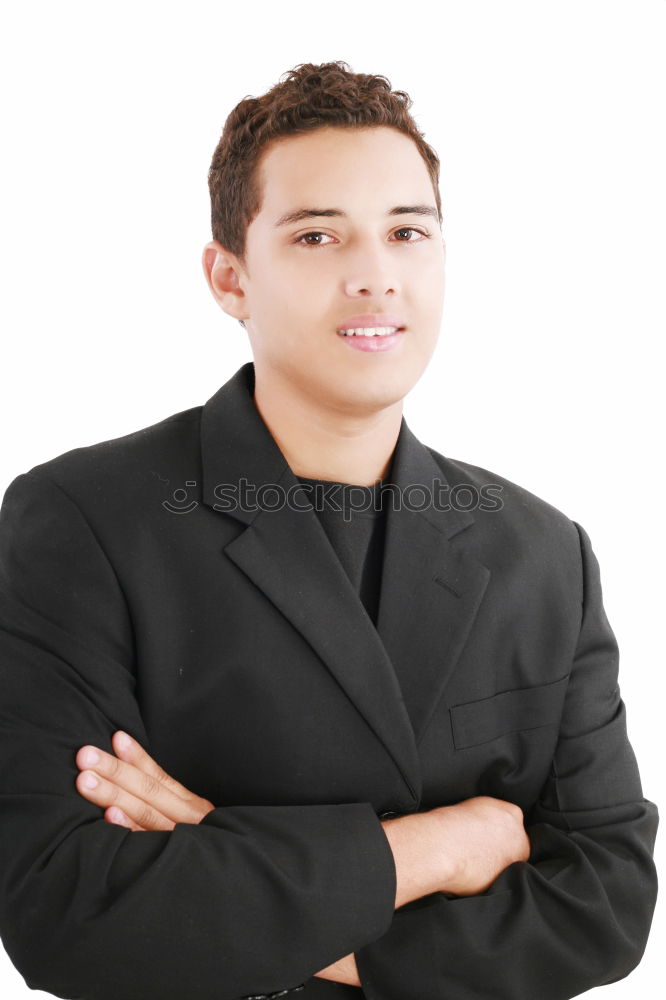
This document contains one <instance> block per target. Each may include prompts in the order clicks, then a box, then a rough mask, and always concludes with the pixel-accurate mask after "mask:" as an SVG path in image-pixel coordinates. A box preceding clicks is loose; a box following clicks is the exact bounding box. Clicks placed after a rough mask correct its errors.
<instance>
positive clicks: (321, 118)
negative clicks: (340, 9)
mask: <svg viewBox="0 0 666 1000" xmlns="http://www.w3.org/2000/svg"><path fill="white" fill-rule="evenodd" d="M285 78H286V79H285ZM412 103H413V102H412V100H411V98H410V96H409V94H407V93H405V91H403V90H391V83H390V81H389V80H387V78H386V77H385V76H371V75H369V74H367V73H352V72H351V68H350V66H349V64H348V63H346V62H343V61H342V60H337V61H336V62H327V63H320V64H319V65H315V64H314V63H300V64H299V65H298V66H296V67H294V69H292V70H288V71H287V72H286V73H284V74H283V75H282V78H281V80H280V82H279V83H277V84H275V86H274V87H272V88H271V89H270V90H269V91H268V92H267V93H266V94H264V95H263V96H262V97H250V96H248V97H244V98H243V100H242V101H240V102H239V103H238V104H237V105H236V107H235V108H234V109H233V110H232V111H231V113H230V114H229V117H228V118H227V120H226V122H225V124H224V130H223V132H222V136H221V138H220V141H219V142H218V144H217V147H216V149H215V152H214V153H213V159H212V161H211V165H210V169H209V171H208V188H209V191H210V202H211V229H212V233H213V239H214V240H218V241H219V242H220V243H221V244H222V246H223V247H224V248H225V249H226V250H228V251H230V252H231V253H233V254H234V255H235V256H236V257H237V258H238V259H239V261H240V262H241V264H242V265H243V266H245V251H246V246H245V241H246V231H247V227H248V226H249V224H250V223H251V222H252V220H253V219H254V218H255V216H256V215H257V214H258V213H259V211H260V210H261V190H260V186H259V183H258V181H257V169H256V168H257V166H258V164H259V161H260V159H261V155H262V153H263V152H264V151H265V149H266V147H267V145H268V144H269V143H270V142H271V141H272V140H273V139H277V138H279V137H281V136H288V135H297V134H300V133H303V132H309V131H313V130H314V129H317V128H322V127H324V126H340V127H348V128H368V127H374V126H379V125H385V126H392V127H393V128H395V129H398V131H400V132H403V133H404V134H405V135H408V136H409V137H410V139H413V140H414V142H415V143H416V146H417V149H418V151H419V153H420V154H421V156H422V157H423V159H424V161H425V165H426V167H427V168H428V173H429V174H430V178H431V180H432V186H433V190H434V194H435V200H436V204H437V211H438V213H439V221H440V224H441V221H442V206H441V198H440V192H439V157H438V156H437V153H436V152H435V151H434V149H432V148H431V147H430V146H429V145H428V143H427V142H426V141H425V139H424V137H423V133H422V132H420V131H419V129H418V128H417V125H416V122H415V121H414V119H413V118H412V116H411V115H410V114H409V108H410V107H411V106H412Z"/></svg>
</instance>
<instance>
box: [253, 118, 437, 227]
mask: <svg viewBox="0 0 666 1000" xmlns="http://www.w3.org/2000/svg"><path fill="white" fill-rule="evenodd" d="M308 140H310V141H308ZM396 142H397V145H396ZM343 146H344V149H343V148H342V147H343ZM369 152H373V153H375V155H368V153H369ZM382 152H386V153H387V154H388V155H385V156H382V155H381V153H382ZM377 154H379V155H377ZM258 173H259V176H258V179H259V181H260V184H261V188H262V199H261V201H262V211H261V214H262V216H263V217H264V222H265V223H266V224H268V225H269V226H270V227H271V228H275V229H280V228H282V227H283V226H286V225H289V224H294V223H296V222H299V221H301V220H304V219H308V218H322V217H330V218H339V219H347V218H349V217H351V216H352V215H354V214H357V212H358V211H359V210H360V211H361V212H362V213H363V214H364V215H381V216H397V215H406V214H415V215H421V216H430V217H432V218H434V219H436V220H437V221H438V220H439V214H438V212H437V209H436V207H435V203H434V201H435V199H434V197H433V188H432V181H431V178H430V175H429V173H428V170H427V168H426V165H425V163H424V161H423V158H422V157H421V154H420V153H419V151H418V148H417V146H416V144H415V143H414V142H413V140H412V139H410V138H409V137H408V136H405V135H404V134H402V133H400V132H398V131H397V130H396V129H392V128H375V129H355V128H348V129H340V128H337V129H333V128H323V129H317V130H315V131H314V132H312V133H307V134H305V135H298V136H288V137H286V139H283V138H281V139H280V140H278V141H277V142H276V143H274V144H273V143H272V144H271V146H270V148H269V149H268V150H267V151H266V153H265V155H264V156H263V157H262V160H261V163H260V165H259V172H258Z"/></svg>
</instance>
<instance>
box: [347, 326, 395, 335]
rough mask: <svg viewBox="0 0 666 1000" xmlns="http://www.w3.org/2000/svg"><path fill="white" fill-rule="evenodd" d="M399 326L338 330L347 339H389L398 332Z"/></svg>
mask: <svg viewBox="0 0 666 1000" xmlns="http://www.w3.org/2000/svg"><path fill="white" fill-rule="evenodd" d="M397 329H398V327H397V326H365V327H360V326H359V327H350V328H349V329H348V330H338V333H341V334H344V336H345V337H388V336H390V334H392V333H395V332H396V331H397Z"/></svg>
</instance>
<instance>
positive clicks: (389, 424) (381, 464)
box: [254, 382, 402, 486]
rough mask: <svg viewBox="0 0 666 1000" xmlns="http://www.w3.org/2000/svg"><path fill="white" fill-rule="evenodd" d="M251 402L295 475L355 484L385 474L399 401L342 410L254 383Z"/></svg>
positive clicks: (397, 428) (396, 430)
mask: <svg viewBox="0 0 666 1000" xmlns="http://www.w3.org/2000/svg"><path fill="white" fill-rule="evenodd" d="M254 403H255V406H256V407H257V410H258V411H259V414H260V415H261V418H262V420H263V421H264V423H265V424H266V426H267V427H268V429H269V431H270V433H271V435H272V436H273V438H274V440H275V442H276V444H277V445H278V447H279V449H280V451H281V452H282V454H283V455H284V457H285V459H286V460H287V464H288V465H289V467H290V469H291V470H292V472H293V473H294V475H296V476H303V477H304V478H307V479H324V480H330V481H332V482H338V483H354V484H356V485H359V486H372V485H373V484H374V483H376V482H377V481H378V480H379V479H384V478H385V477H386V476H387V474H388V471H389V468H390V465H391V459H392V456H393V452H394V450H395V446H396V442H397V440H398V434H399V433H400V423H401V420H402V400H399V401H398V402H397V403H395V404H393V405H392V406H387V407H385V408H384V409H382V410H379V411H377V412H374V413H370V414H363V415H358V414H345V413H340V412H338V411H332V410H329V411H327V410H323V409H322V408H321V407H320V406H316V405H315V402H314V401H310V400H307V399H303V398H302V397H300V396H297V395H295V394H290V395H289V396H287V395H286V394H284V393H282V392H280V391H275V390H274V389H273V388H272V387H271V388H266V386H265V385H264V384H263V383H259V382H258V383H257V385H256V386H255V392H254Z"/></svg>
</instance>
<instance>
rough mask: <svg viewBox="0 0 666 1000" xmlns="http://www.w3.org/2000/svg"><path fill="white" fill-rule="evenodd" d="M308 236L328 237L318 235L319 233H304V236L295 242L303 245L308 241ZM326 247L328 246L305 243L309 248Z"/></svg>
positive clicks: (321, 234)
mask: <svg viewBox="0 0 666 1000" xmlns="http://www.w3.org/2000/svg"><path fill="white" fill-rule="evenodd" d="M308 236H328V233H317V232H313V233H303V235H302V236H299V237H298V239H297V240H296V241H295V242H296V243H302V242H303V241H304V240H306V239H307V238H308ZM325 245H326V244H324V243H304V246H307V247H320V246H325Z"/></svg>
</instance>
